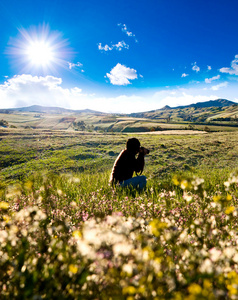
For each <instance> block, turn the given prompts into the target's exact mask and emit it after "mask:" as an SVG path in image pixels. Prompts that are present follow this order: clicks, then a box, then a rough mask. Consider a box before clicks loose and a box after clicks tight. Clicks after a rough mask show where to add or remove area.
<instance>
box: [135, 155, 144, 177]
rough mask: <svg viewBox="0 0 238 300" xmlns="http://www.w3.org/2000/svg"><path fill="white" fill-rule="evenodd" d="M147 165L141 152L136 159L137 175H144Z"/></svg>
mask: <svg viewBox="0 0 238 300" xmlns="http://www.w3.org/2000/svg"><path fill="white" fill-rule="evenodd" d="M144 165H145V155H144V153H143V152H139V155H138V157H137V158H136V159H135V169H134V171H135V172H136V173H142V172H143V170H144Z"/></svg>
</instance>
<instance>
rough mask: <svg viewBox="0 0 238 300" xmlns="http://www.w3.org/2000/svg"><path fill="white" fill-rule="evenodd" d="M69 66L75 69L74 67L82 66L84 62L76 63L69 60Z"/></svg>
mask: <svg viewBox="0 0 238 300" xmlns="http://www.w3.org/2000/svg"><path fill="white" fill-rule="evenodd" d="M68 66H69V69H70V70H71V69H73V68H77V67H80V68H81V67H82V66H83V64H81V63H80V62H77V63H76V64H75V63H71V62H68Z"/></svg>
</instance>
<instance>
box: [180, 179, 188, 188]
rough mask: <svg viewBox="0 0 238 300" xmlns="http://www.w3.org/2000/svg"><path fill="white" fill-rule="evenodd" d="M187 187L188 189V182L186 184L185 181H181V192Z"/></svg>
mask: <svg viewBox="0 0 238 300" xmlns="http://www.w3.org/2000/svg"><path fill="white" fill-rule="evenodd" d="M187 187H188V182H187V180H182V181H181V188H182V189H183V190H185V189H186V188H187Z"/></svg>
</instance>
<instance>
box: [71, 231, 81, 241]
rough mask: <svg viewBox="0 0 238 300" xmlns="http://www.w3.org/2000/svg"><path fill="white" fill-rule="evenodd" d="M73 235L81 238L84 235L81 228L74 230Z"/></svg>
mask: <svg viewBox="0 0 238 300" xmlns="http://www.w3.org/2000/svg"><path fill="white" fill-rule="evenodd" d="M73 237H75V238H76V239H80V238H81V237H82V234H81V232H80V231H79V230H75V231H74V232H73Z"/></svg>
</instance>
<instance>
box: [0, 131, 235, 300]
mask: <svg viewBox="0 0 238 300" xmlns="http://www.w3.org/2000/svg"><path fill="white" fill-rule="evenodd" d="M237 134H238V133H236V132H234V133H229V132H227V133H209V134H205V135H189V136H187V135H186V136H179V135H170V136H159V135H138V136H137V137H139V139H140V141H141V144H142V145H144V146H146V147H147V148H149V149H150V150H151V152H150V154H149V155H148V156H147V157H146V166H145V174H146V176H147V178H148V182H147V188H146V189H145V190H143V191H137V190H131V189H121V188H119V187H116V188H113V187H111V186H110V185H109V183H108V179H109V174H110V170H111V168H112V165H113V162H114V160H115V158H116V155H117V154H118V153H119V152H120V150H121V149H122V148H123V147H124V145H125V142H126V140H127V138H128V137H130V136H131V135H126V134H117V135H115V134H92V133H91V134H82V133H77V132H75V133H72V132H64V133H63V132H56V131H55V132H52V131H46V132H42V131H34V132H32V131H24V132H20V131H17V130H14V131H2V132H1V141H0V149H1V150H0V151H1V153H0V157H1V173H0V176H1V188H0V219H1V221H0V254H1V255H0V289H1V299H33V298H34V299H123V300H124V299H127V300H130V299H173V300H178V299H185V300H191V299H237V295H238V292H237V282H238V275H237V274H238V268H237V262H238V246H237V240H238V237H237V230H238V223H237V214H238V173H237V171H236V166H237V160H238V156H237V153H238V151H237V150H238V149H237V147H238V146H237ZM33 171H34V172H33ZM231 173H233V175H231Z"/></svg>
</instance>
